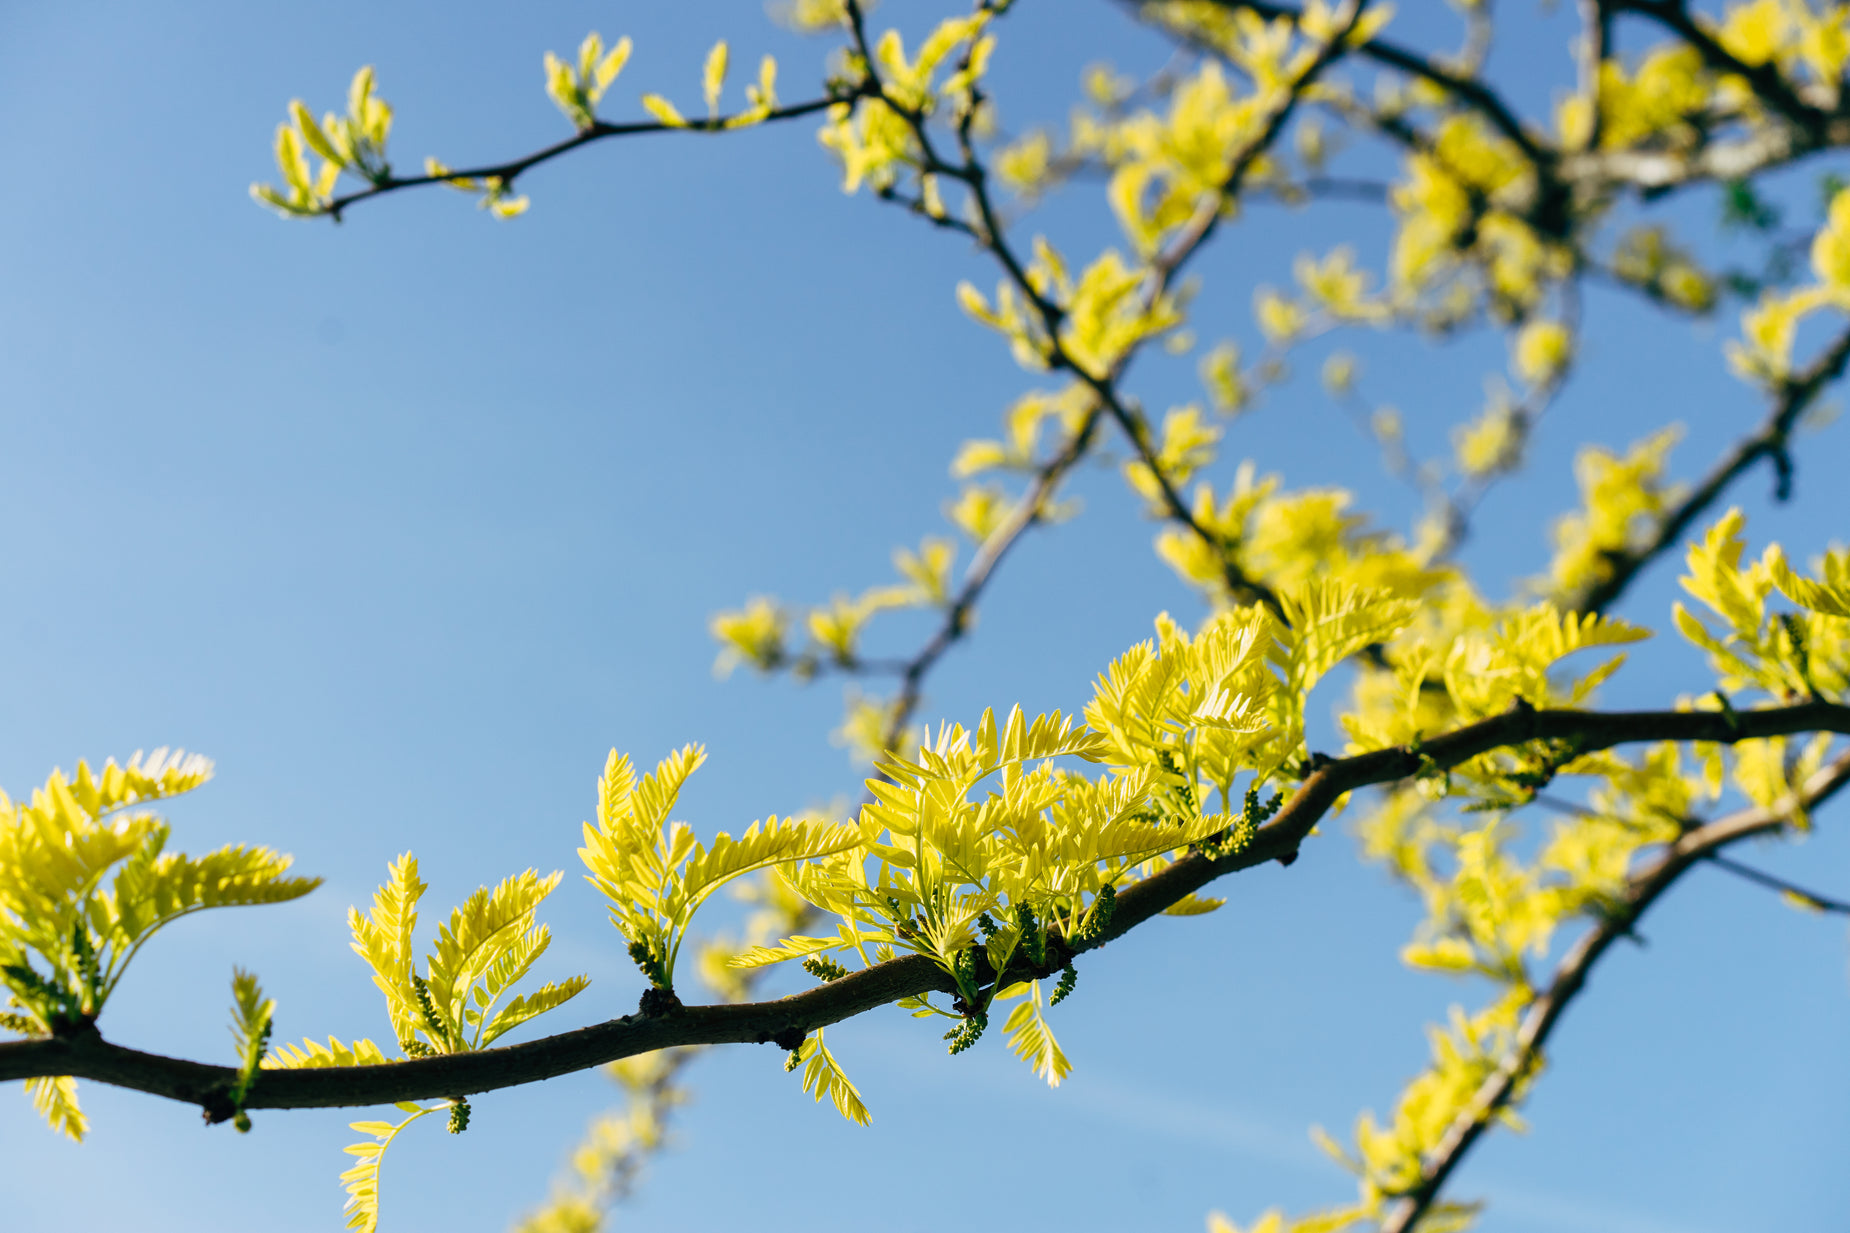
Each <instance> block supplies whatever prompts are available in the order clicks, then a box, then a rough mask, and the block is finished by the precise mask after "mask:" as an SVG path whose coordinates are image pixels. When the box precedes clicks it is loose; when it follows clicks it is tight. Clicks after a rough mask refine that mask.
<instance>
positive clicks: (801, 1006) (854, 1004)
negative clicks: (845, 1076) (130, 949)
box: [0, 701, 1850, 1120]
mask: <svg viewBox="0 0 1850 1233" xmlns="http://www.w3.org/2000/svg"><path fill="white" fill-rule="evenodd" d="M1801 732H1836V733H1840V734H1850V705H1844V704H1839V703H1831V702H1816V701H1814V702H1802V703H1797V704H1794V705H1791V706H1778V707H1766V708H1762V709H1759V710H1749V711H1737V712H1734V713H1733V714H1726V713H1723V712H1718V711H1614V712H1594V711H1576V710H1535V709H1533V708H1530V707H1527V706H1517V707H1513V708H1511V709H1510V710H1508V711H1505V712H1503V713H1502V714H1500V715H1496V716H1493V717H1491V718H1489V719H1485V720H1481V721H1479V722H1477V723H1474V724H1470V725H1468V726H1466V727H1463V728H1459V729H1457V730H1455V731H1453V732H1449V733H1446V734H1444V735H1442V736H1438V737H1434V738H1432V739H1431V740H1428V741H1425V742H1423V743H1422V744H1421V745H1420V747H1419V748H1418V749H1417V750H1415V749H1411V748H1407V747H1404V746H1396V747H1392V748H1388V749H1378V750H1374V751H1372V752H1369V753H1363V754H1357V755H1355V756H1353V757H1348V758H1339V759H1330V760H1327V761H1323V762H1322V763H1320V764H1319V765H1318V767H1317V769H1316V770H1314V771H1312V772H1311V774H1310V775H1309V776H1308V777H1307V778H1305V780H1304V781H1303V783H1302V784H1300V785H1299V787H1298V789H1297V790H1296V792H1294V793H1293V794H1292V796H1291V798H1290V800H1288V801H1287V802H1286V803H1285V805H1284V806H1283V808H1281V809H1280V810H1279V812H1278V813H1277V815H1275V816H1274V817H1273V819H1272V820H1271V821H1270V822H1268V823H1267V824H1266V825H1265V826H1263V827H1261V828H1259V830H1258V832H1257V833H1256V834H1255V835H1254V837H1253V840H1252V842H1251V843H1249V844H1247V845H1246V846H1245V847H1243V848H1240V849H1238V850H1237V851H1232V852H1228V853H1225V854H1224V855H1222V856H1220V857H1218V858H1216V859H1210V858H1208V857H1206V856H1204V855H1202V854H1200V853H1197V852H1191V853H1189V854H1187V855H1184V856H1182V857H1181V858H1180V859H1178V860H1177V861H1176V862H1175V863H1174V864H1172V865H1170V866H1169V867H1168V868H1166V869H1164V870H1162V871H1161V872H1159V873H1156V874H1154V875H1152V876H1151V877H1148V878H1146V879H1144V880H1143V881H1140V882H1137V883H1135V884H1133V885H1131V886H1130V887H1128V888H1127V889H1126V890H1125V891H1124V892H1123V893H1122V894H1121V895H1119V896H1118V900H1117V907H1116V910H1115V911H1114V912H1113V914H1112V918H1111V924H1110V927H1109V928H1108V929H1106V930H1104V931H1103V932H1102V933H1101V934H1100V935H1099V936H1098V937H1096V938H1093V939H1091V940H1089V941H1086V942H1084V943H1078V944H1074V943H1068V942H1066V941H1064V940H1062V939H1059V938H1057V937H1056V938H1050V939H1049V944H1048V955H1047V963H1046V964H1045V965H1043V967H1042V968H1041V969H1039V970H1037V971H1035V972H1033V973H1031V974H1036V975H1043V976H1045V975H1051V974H1052V973H1053V972H1055V971H1058V970H1059V969H1060V968H1061V967H1063V966H1065V964H1066V963H1067V962H1069V961H1070V960H1071V959H1072V957H1073V956H1075V955H1077V954H1081V953H1083V952H1085V951H1088V950H1092V949H1095V948H1097V947H1099V946H1102V945H1104V944H1105V943H1107V942H1109V941H1111V940H1113V939H1115V938H1118V937H1121V936H1123V935H1124V934H1125V933H1127V932H1129V931H1130V930H1131V929H1133V928H1135V927H1136V926H1138V925H1140V924H1142V923H1143V922H1145V921H1147V920H1149V919H1150V918H1152V917H1154V916H1158V915H1160V914H1161V913H1162V912H1164V911H1165V910H1167V909H1168V908H1169V907H1171V906H1173V905H1174V904H1175V903H1177V902H1179V901H1180V900H1182V899H1183V898H1185V897H1186V896H1188V895H1191V894H1193V893H1194V892H1196V891H1197V890H1200V889H1201V888H1202V887H1203V886H1206V885H1207V884H1208V883H1209V882H1212V881H1214V880H1215V879H1217V878H1220V877H1222V876H1224V875H1226V874H1229V873H1233V872H1235V871H1237V870H1241V869H1249V868H1252V867H1253V866H1255V865H1261V864H1265V863H1266V862H1268V861H1274V860H1276V861H1279V862H1280V863H1283V864H1290V863H1291V862H1292V861H1294V860H1295V859H1296V858H1297V852H1298V847H1299V845H1300V844H1302V843H1303V842H1304V840H1305V838H1306V837H1307V836H1309V834H1310V832H1311V830H1312V828H1313V827H1315V826H1316V825H1317V823H1318V822H1319V821H1320V820H1321V819H1322V818H1323V817H1324V815H1325V814H1326V813H1328V811H1329V810H1330V808H1331V807H1332V806H1333V805H1335V804H1336V802H1337V801H1338V800H1339V799H1340V798H1341V797H1343V796H1344V795H1346V794H1347V793H1350V792H1353V791H1355V790H1356V789H1357V788H1364V787H1368V786H1371V785H1375V784H1384V783H1393V782H1396V781H1398V780H1402V779H1406V778H1409V777H1411V776H1413V775H1416V774H1419V773H1420V772H1422V771H1423V770H1430V769H1431V768H1432V767H1438V768H1440V769H1448V768H1451V767H1454V766H1457V765H1459V764H1461V763H1464V762H1467V761H1469V760H1470V759H1472V758H1475V757H1477V756H1479V755H1480V754H1484V753H1488V752H1491V751H1492V750H1495V749H1500V748H1504V747H1507V746H1512V745H1520V744H1524V743H1526V742H1530V741H1539V740H1554V741H1563V740H1572V741H1575V742H1577V746H1578V748H1579V749H1580V750H1581V751H1583V752H1593V751H1595V750H1600V749H1609V748H1611V747H1613V746H1615V745H1620V744H1628V743H1633V742H1638V741H1714V742H1717V743H1722V744H1732V743H1734V742H1736V741H1742V740H1756V739H1761V738H1764V737H1770V736H1789V735H1793V734H1795V733H1801ZM1716 825H1717V826H1720V825H1722V824H1721V823H1717V824H1716ZM1711 829H1712V828H1705V831H1704V832H1703V833H1710V832H1711ZM1695 833H1697V832H1692V834H1695ZM1675 850H1676V851H1682V850H1683V849H1682V848H1681V847H1679V848H1677V849H1675ZM1655 893H1656V892H1653V894H1655ZM1011 975H1013V969H1011ZM934 991H942V992H954V991H955V986H954V983H953V982H952V980H951V978H950V977H949V976H948V975H946V974H945V972H944V971H943V970H942V969H941V968H939V967H938V966H937V964H936V963H934V962H933V961H932V960H930V959H928V958H926V957H924V956H921V955H908V956H905V957H903V958H898V959H892V960H888V961H887V962H885V963H880V964H876V965H874V966H873V967H871V968H867V969H864V970H862V971H859V972H854V973H851V974H849V975H848V976H845V977H842V978H841V979H839V980H836V981H832V982H830V983H828V984H825V985H821V986H819V987H817V988H814V989H809V990H806V991H805V992H802V993H798V994H793V995H791V996H789V997H785V998H779V999H777V1000H775V1001H770V1002H758V1003H738V1004H732V1005H718V1006H692V1007H684V1008H681V1009H678V1010H673V1011H670V1012H668V1013H663V1014H656V1015H643V1014H640V1013H638V1014H634V1015H625V1016H623V1017H622V1018H620V1019H613V1020H610V1021H608V1022H606V1023H601V1024H596V1025H594V1026H591V1027H585V1028H579V1029H578V1030H576V1031H572V1032H565V1033H562V1034H560V1035H556V1036H548V1037H545V1038H542V1039H540V1040H535V1041H529V1042H527V1043H525V1044H519V1045H511V1046H507V1047H505V1048H496V1049H484V1050H482V1051H480V1052H476V1053H461V1054H448V1055H444V1056H440V1057H432V1058H414V1059H410V1060H407V1061H401V1062H389V1063H386V1064H384V1065H379V1066H347V1067H326V1068H318V1069H302V1070H264V1071H261V1072H259V1076H258V1078H257V1081H256V1083H255V1084H253V1085H252V1087H251V1088H250V1091H249V1093H248V1095H247V1096H246V1098H245V1100H244V1102H243V1107H244V1108H246V1109H305V1108H329V1107H336V1106H347V1105H366V1104H385V1103H389V1102H391V1101H398V1100H428V1099H436V1098H443V1097H451V1096H462V1095H468V1094H471V1093H476V1092H486V1091H493V1090H495V1089H498V1088H504V1087H513V1086H517V1085H520V1084H526V1083H536V1082H539V1081H540V1080H543V1079H551V1078H556V1077H557V1076H559V1075H564V1074H570V1073H572V1072H574V1071H579V1070H586V1069H589V1068H591V1067H593V1066H598V1065H602V1064H603V1063H605V1062H611V1061H615V1060H617V1059H619V1058H624V1057H631V1056H634V1055H635V1054H638V1053H648V1052H652V1051H654V1050H657V1049H667V1048H671V1047H673V1046H676V1045H700V1044H750V1043H758V1044H764V1043H772V1042H775V1043H778V1044H783V1045H786V1046H787V1044H788V1042H789V1041H790V1040H792V1039H801V1037H802V1035H803V1034H805V1033H808V1032H810V1031H813V1030H815V1029H816V1028H818V1027H826V1026H828V1025H829V1024H832V1023H839V1022H840V1021H842V1020H844V1019H849V1018H852V1017H854V1016H856V1015H859V1014H862V1013H863V1012H865V1011H869V1010H872V1009H874V1008H875V1007H877V1006H881V1005H884V1004H886V1003H888V1002H893V1001H897V1000H899V999H900V998H903V997H912V996H917V995H920V994H924V993H930V992H934ZM40 1075H71V1076H74V1077H76V1078H80V1079H94V1080H97V1081H99V1082H103V1083H109V1084H112V1085H114V1086H117V1087H124V1088H130V1089H132V1090H135V1091H141V1092H147V1093H150V1094H152V1095H156V1096H164V1097H167V1098H168V1099H171V1100H178V1101H182V1102H185V1103H187V1104H196V1105H199V1106H200V1107H201V1108H203V1109H204V1110H205V1112H206V1116H207V1118H208V1120H223V1119H225V1118H227V1117H229V1116H231V1113H232V1108H231V1104H230V1100H229V1097H228V1095H227V1093H228V1092H229V1091H230V1090H231V1088H232V1085H233V1084H234V1083H235V1082H236V1080H237V1072H236V1071H235V1070H233V1069H232V1068H230V1067H226V1066H210V1065H206V1064H203V1063H199V1062H192V1061H186V1060H182V1059H178V1058H170V1057H163V1056H160V1055H158V1054H152V1053H144V1052H141V1051H139V1050H136V1049H129V1048H125V1047H123V1046H121V1045H115V1044H111V1043H109V1042H108V1041H105V1040H104V1039H103V1037H102V1035H101V1034H100V1033H99V1032H97V1031H96V1030H95V1029H94V1028H91V1029H88V1030H85V1031H81V1032H75V1033H71V1034H68V1035H64V1036H55V1037H49V1038H44V1039H37V1040H24V1041H12V1042H8V1043H5V1044H0V1082H4V1081H7V1080H11V1079H26V1078H32V1077H35V1076H40Z"/></svg>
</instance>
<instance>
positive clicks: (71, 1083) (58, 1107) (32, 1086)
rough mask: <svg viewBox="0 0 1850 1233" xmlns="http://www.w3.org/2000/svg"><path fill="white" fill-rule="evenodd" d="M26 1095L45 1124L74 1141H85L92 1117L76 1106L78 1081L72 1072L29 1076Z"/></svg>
mask: <svg viewBox="0 0 1850 1233" xmlns="http://www.w3.org/2000/svg"><path fill="white" fill-rule="evenodd" d="M26 1096H27V1097H28V1098H29V1099H30V1100H31V1101H32V1107H33V1108H34V1109H36V1110H38V1114H39V1116H40V1117H42V1118H44V1119H45V1123H46V1125H48V1126H50V1127H51V1128H52V1129H53V1130H55V1131H57V1132H58V1133H59V1134H61V1135H63V1136H64V1137H65V1138H67V1139H70V1140H71V1141H72V1142H73V1143H82V1142H83V1139H84V1134H85V1132H87V1131H88V1130H89V1129H90V1119H89V1118H87V1117H85V1116H84V1115H83V1110H82V1109H80V1108H78V1107H77V1080H75V1079H73V1078H72V1077H71V1076H69V1075H55V1076H50V1075H40V1076H38V1077H37V1078H33V1079H27V1080H26Z"/></svg>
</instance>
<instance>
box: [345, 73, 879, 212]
mask: <svg viewBox="0 0 1850 1233" xmlns="http://www.w3.org/2000/svg"><path fill="white" fill-rule="evenodd" d="M853 98H854V95H853V94H843V95H834V94H831V95H828V96H826V97H823V98H817V99H809V100H807V101H805V102H801V103H792V104H791V105H790V106H788V107H774V108H772V109H771V111H770V112H769V113H767V114H766V115H765V116H764V117H763V118H762V119H761V120H759V121H758V123H759V124H771V123H774V122H776V121H779V120H794V119H797V118H798V117H800V116H809V115H814V114H816V113H817V112H819V111H826V110H828V109H829V108H830V107H833V106H834V105H835V104H836V103H845V102H849V101H851V100H852V99H853ZM737 119H738V117H737V116H718V117H715V118H713V119H710V120H693V119H690V120H688V121H687V122H686V123H685V124H664V123H662V122H661V121H660V120H638V121H634V122H632V123H628V124H610V123H607V122H605V121H603V120H599V121H597V122H596V123H595V124H593V125H592V126H591V127H590V128H586V129H580V130H579V131H578V132H576V133H574V134H573V135H572V136H570V137H567V138H566V139H565V140H563V141H556V142H554V143H553V144H552V145H549V146H547V147H545V148H544V149H541V150H535V151H534V152H533V153H531V154H528V155H525V156H523V157H521V158H516V159H510V160H509V161H507V162H505V163H495V164H492V165H489V166H482V167H468V168H458V169H456V170H453V171H445V172H444V173H443V174H442V175H440V176H437V175H423V176H388V177H386V178H385V179H383V180H380V181H378V182H376V183H374V184H370V185H368V186H367V187H365V188H362V189H356V190H354V191H353V192H351V193H345V194H342V195H341V196H338V197H335V198H332V199H331V200H329V202H328V205H327V209H326V210H325V211H323V212H324V213H326V214H328V215H330V216H331V217H332V218H333V219H334V221H335V222H339V221H341V214H342V212H343V211H345V210H346V209H347V207H348V206H352V205H358V204H359V203H360V202H362V201H371V200H372V199H373V198H375V197H383V196H385V195H386V194H387V193H396V192H399V191H401V190H403V189H407V188H422V187H423V186H425V185H428V184H454V183H455V182H456V181H459V180H498V181H500V182H501V183H502V184H503V185H504V186H507V187H510V188H511V187H512V186H513V184H514V180H515V179H516V178H517V177H518V176H520V175H522V174H523V173H525V172H527V171H529V170H531V169H532V168H534V167H537V166H539V165H540V164H541V163H548V162H551V161H552V160H553V159H555V158H558V157H559V156H560V155H562V154H569V153H570V152H571V151H573V150H576V149H579V148H580V147H583V146H588V145H590V144H591V143H592V142H594V141H602V140H604V139H605V138H607V137H634V136H638V135H640V134H643V133H679V132H687V133H718V132H730V131H731V130H730V129H729V128H727V125H728V124H730V123H731V122H733V121H734V120H737ZM753 127H755V125H754V126H753Z"/></svg>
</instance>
